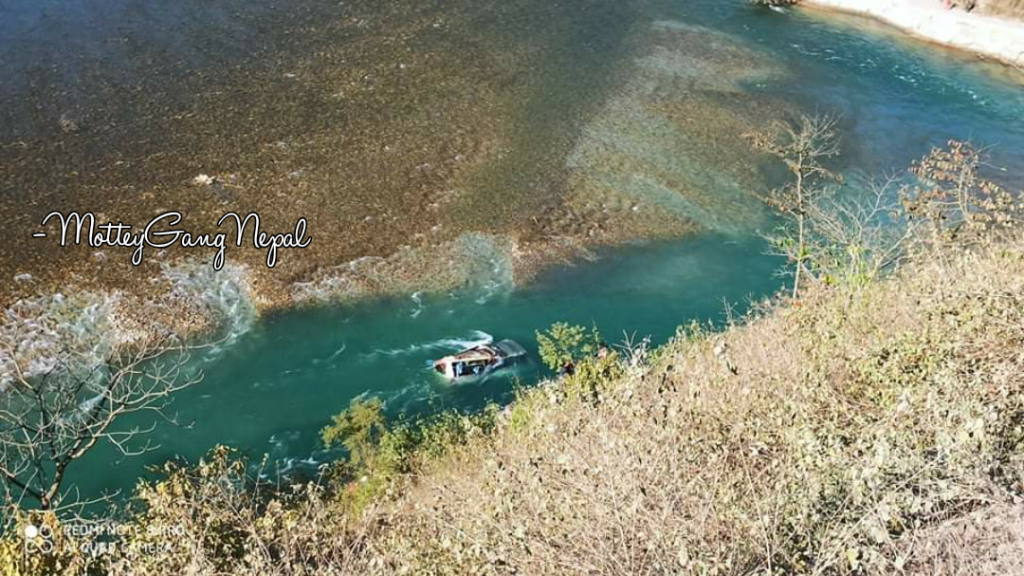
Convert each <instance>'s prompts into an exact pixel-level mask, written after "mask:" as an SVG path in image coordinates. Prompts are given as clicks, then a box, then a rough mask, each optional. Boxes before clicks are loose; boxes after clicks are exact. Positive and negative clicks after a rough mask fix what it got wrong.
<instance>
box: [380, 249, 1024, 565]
mask: <svg viewBox="0 0 1024 576" xmlns="http://www.w3.org/2000/svg"><path fill="white" fill-rule="evenodd" d="M1022 386H1024V244H1022V243H1020V242H1017V243H1014V244H1012V245H1011V246H1003V247H999V248H992V249H988V250H986V251H983V252H982V253H965V254H962V255H959V256H957V257H953V258H948V259H947V258H936V259H934V260H933V261H931V262H929V263H927V264H924V265H921V266H919V267H918V268H917V269H915V270H913V271H909V272H907V273H906V274H904V275H902V276H901V277H899V278H897V279H893V280H890V281H886V282H882V283H878V284H875V285H873V286H871V287H869V288H867V289H865V290H835V289H833V290H819V291H817V292H814V293H811V294H809V295H808V296H807V298H806V299H805V300H804V301H803V302H801V304H800V306H798V307H792V308H784V309H779V310H776V311H774V312H773V313H771V314H768V315H766V316H765V317H763V318H760V319H757V320H754V321H753V322H751V323H750V324H749V325H747V326H745V327H738V328H734V329H731V330H729V331H727V332H725V333H723V334H720V335H704V336H701V335H698V336H697V337H695V338H694V337H690V338H686V337H681V338H679V339H678V341H677V342H675V343H673V344H671V345H669V346H667V347H666V349H665V350H663V351H662V352H661V353H660V354H658V356H657V358H656V361H655V362H654V363H653V364H652V365H651V367H649V368H647V369H642V370H634V371H633V372H632V373H631V374H630V375H629V376H627V377H625V378H623V379H622V380H621V381H619V382H615V383H614V384H610V385H608V386H607V387H606V388H605V389H603V391H602V392H601V395H600V398H599V399H593V398H589V397H579V396H574V395H572V394H566V393H565V391H564V390H563V389H561V388H560V387H558V386H557V385H553V386H548V387H545V388H542V389H540V390H537V391H536V392H533V393H531V394H529V395H528V396H527V397H526V398H525V399H524V400H523V401H522V402H521V403H520V405H517V406H516V407H515V408H514V409H513V410H512V412H511V414H510V415H509V416H508V418H507V419H506V423H505V424H504V430H503V431H502V432H501V433H499V434H498V435H497V436H496V437H495V438H494V440H493V441H491V440H480V441H479V442H477V443H476V444H475V445H471V446H469V447H468V448H466V449H465V450H463V451H461V452H459V453H458V454H456V455H454V456H452V457H450V458H449V459H447V460H445V461H442V462H440V463H437V464H436V468H435V469H434V470H433V471H432V472H430V473H427V474H425V475H424V476H423V477H422V478H421V480H420V482H419V485H418V486H417V487H416V488H415V489H414V490H413V491H412V492H411V493H410V494H409V495H408V496H407V497H406V498H404V500H403V505H402V506H400V507H399V508H398V509H397V510H394V511H392V512H390V513H388V514H386V515H385V517H386V518H387V524H388V525H389V526H390V528H389V529H388V531H387V532H386V533H385V535H382V537H383V539H382V540H379V541H377V542H376V546H377V547H376V551H377V553H378V554H379V556H378V557H377V558H376V559H375V560H376V562H375V564H374V565H375V566H376V567H377V568H378V569H379V571H381V572H383V573H390V572H395V573H402V572H406V573H436V574H471V573H472V574H623V575H625V574H682V573H694V574H752V573H758V574H770V573H773V574H788V573H813V574H845V573H901V574H993V575H995V574H1011V573H1017V574H1020V573H1024V523H1022V514H1024V507H1022V506H1021V505H1020V494H1021V492H1022V484H1021V482H1022V467H1021V456H1022V455H1024V452H1022V450H1021V438H1022V428H1021V425H1022V416H1024V404H1022V397H1021V394H1020V393H1021V387H1022Z"/></svg>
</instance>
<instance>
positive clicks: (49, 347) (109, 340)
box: [0, 292, 120, 389]
mask: <svg viewBox="0 0 1024 576" xmlns="http://www.w3.org/2000/svg"><path fill="white" fill-rule="evenodd" d="M119 301H120V297H119V296H118V295H116V294H115V295H104V294H97V293H94V292H82V293H77V294H72V295H70V296H65V295H64V294H62V293H56V294H50V295H46V296H37V297H35V298H29V299H24V300H19V301H18V302H16V303H15V304H14V305H13V306H11V307H10V308H7V309H6V310H4V311H3V316H2V318H0V342H2V343H3V346H0V370H2V372H0V389H3V388H6V387H7V386H8V385H10V384H11V383H12V382H14V381H15V380H16V379H17V378H19V375H20V377H21V378H25V379H30V378H35V377H39V376H42V375H44V374H48V373H52V372H54V371H57V372H78V371H88V370H90V369H91V368H93V367H94V366H96V365H97V364H99V363H101V362H102V361H103V360H104V359H105V358H106V356H107V355H108V354H109V353H110V351H111V349H112V347H113V345H114V343H115V342H116V340H117V338H118V337H119V335H120V332H119V331H118V330H117V325H116V322H115V321H114V311H115V309H116V308H117V305H118V303H119Z"/></svg>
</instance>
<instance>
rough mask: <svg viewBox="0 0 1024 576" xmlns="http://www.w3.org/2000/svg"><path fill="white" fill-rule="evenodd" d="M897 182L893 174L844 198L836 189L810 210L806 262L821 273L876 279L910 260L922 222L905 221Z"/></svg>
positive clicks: (820, 199)
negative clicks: (910, 246)
mask: <svg viewBox="0 0 1024 576" xmlns="http://www.w3.org/2000/svg"><path fill="white" fill-rule="evenodd" d="M898 183H899V180H898V178H897V177H896V176H891V177H889V178H887V179H885V180H884V181H881V182H872V183H871V184H870V185H869V186H868V187H867V188H866V189H865V190H862V191H858V192H857V193H855V194H852V195H845V196H844V197H840V196H839V195H838V194H837V193H836V190H834V189H833V190H831V191H829V192H827V193H825V194H824V195H823V196H821V197H820V198H819V199H818V201H817V202H815V203H814V204H813V205H811V206H809V207H808V211H807V226H808V231H809V233H810V235H811V237H812V239H811V240H810V241H809V247H808V249H807V258H808V260H809V261H810V262H811V264H812V266H813V268H814V270H815V271H816V272H817V273H818V274H819V275H825V276H827V277H831V278H836V277H839V276H845V277H846V278H847V279H850V278H851V277H859V278H862V279H864V280H871V279H874V278H875V277H877V276H878V275H879V274H880V273H881V272H882V271H883V270H885V269H888V268H891V267H893V266H895V265H897V264H898V263H899V262H901V261H902V260H903V259H904V258H906V256H907V254H908V252H907V246H908V244H909V243H910V241H911V240H912V239H913V238H914V236H915V234H916V232H917V230H918V228H919V227H920V225H921V222H920V221H917V220H912V219H908V218H906V217H905V214H904V213H903V211H902V201H903V196H904V192H903V191H904V190H905V188H898V187H897V186H898Z"/></svg>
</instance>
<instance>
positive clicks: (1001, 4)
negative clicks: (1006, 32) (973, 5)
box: [979, 0, 1024, 19]
mask: <svg viewBox="0 0 1024 576" xmlns="http://www.w3.org/2000/svg"><path fill="white" fill-rule="evenodd" d="M979 7H980V8H981V11H982V12H984V13H986V14H995V15H998V16H1008V17H1010V18H1019V19H1024V0H982V1H981V2H980V3H979Z"/></svg>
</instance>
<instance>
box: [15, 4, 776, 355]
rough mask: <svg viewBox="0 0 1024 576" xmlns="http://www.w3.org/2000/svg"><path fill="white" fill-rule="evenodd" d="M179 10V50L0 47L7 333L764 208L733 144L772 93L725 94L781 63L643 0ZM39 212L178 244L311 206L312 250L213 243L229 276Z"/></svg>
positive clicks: (363, 288)
mask: <svg viewBox="0 0 1024 576" xmlns="http://www.w3.org/2000/svg"><path fill="white" fill-rule="evenodd" d="M189 6H193V4H189ZM193 8H194V10H193V11H192V12H189V11H186V13H187V17H183V20H181V21H177V20H173V19H172V21H171V22H170V23H168V24H167V26H171V27H174V26H179V27H181V28H182V32H189V33H191V34H192V38H193V40H194V43H193V44H190V45H189V46H188V47H187V48H185V49H182V51H181V52H175V47H173V46H165V45H163V44H161V43H160V42H159V41H156V40H154V41H152V42H149V41H146V38H145V37H144V36H142V34H143V32H144V30H142V31H137V30H134V29H132V28H131V27H128V31H127V32H126V31H124V30H121V31H116V32H107V31H103V30H100V31H99V32H95V34H94V35H95V36H96V44H95V46H92V45H90V46H91V47H92V48H94V49H95V50H98V54H97V53H94V52H93V51H91V50H85V49H83V54H82V55H80V56H79V57H78V58H77V59H72V60H73V62H72V63H70V64H68V63H66V62H63V61H61V60H58V59H56V58H57V56H56V55H54V54H51V53H49V52H46V51H45V49H44V48H43V47H40V46H39V45H38V44H39V43H40V42H42V40H41V39H40V38H37V37H34V36H32V35H31V34H27V33H26V34H27V35H26V36H25V37H24V38H22V37H20V36H18V37H13V38H14V39H13V40H10V41H9V42H8V44H6V45H4V46H5V48H7V49H8V50H15V49H19V48H21V49H25V48H26V47H28V46H31V47H33V50H27V49H26V51H24V52H23V53H25V54H31V55H32V56H31V57H26V58H24V59H23V60H22V61H20V66H19V62H17V61H15V62H11V61H8V62H7V63H6V64H5V66H6V67H7V69H8V70H7V71H9V72H14V73H16V74H18V76H17V77H18V78H19V80H20V81H19V82H13V83H11V84H9V85H7V86H5V87H4V88H3V91H4V92H5V93H4V96H5V98H7V99H8V100H9V101H12V102H15V105H14V106H11V107H7V108H5V110H4V112H3V113H0V114H2V115H0V185H2V188H3V190H4V193H3V195H2V196H0V215H2V217H3V219H4V221H5V223H6V225H7V230H6V232H5V238H6V239H7V242H5V243H4V244H3V245H2V247H0V273H2V276H3V278H4V282H3V283H2V284H0V304H2V306H3V307H4V308H6V309H7V314H6V318H5V319H4V322H5V328H4V332H3V336H4V338H5V339H6V340H8V341H9V342H12V343H14V344H15V345H18V344H19V343H20V342H22V341H28V340H26V339H25V336H24V335H25V334H26V330H27V327H28V326H30V325H31V326H34V327H35V329H36V331H35V332H34V333H35V334H36V337H37V339H39V340H40V341H45V340H47V339H50V340H54V339H57V340H59V339H60V338H65V337H67V336H66V335H63V336H62V334H64V332H61V330H62V329H61V328H59V327H60V326H74V325H75V324H74V321H73V320H74V319H73V318H72V317H73V316H75V313H74V310H77V309H79V308H88V307H89V306H93V305H95V306H97V308H89V309H91V310H94V311H96V312H97V313H99V315H101V316H106V315H109V316H111V317H114V318H116V319H117V320H116V321H113V324H111V325H110V326H107V327H106V328H103V329H100V328H95V329H96V330H101V331H102V330H107V331H108V332H113V333H117V334H121V335H122V336H123V337H124V338H129V337H130V336H131V335H135V334H138V333H140V331H141V332H144V331H145V330H146V328H145V327H146V326H147V325H150V324H152V323H153V322H154V321H156V320H159V321H160V323H161V324H162V325H166V326H171V327H173V328H174V329H175V330H179V331H183V332H189V331H194V330H197V329H198V330H202V329H205V328H208V327H210V325H211V322H215V323H220V322H221V321H222V320H223V318H235V319H236V320H237V318H238V317H240V316H244V317H248V316H249V315H258V314H259V313H260V312H262V311H265V310H268V309H272V308H276V307H284V306H291V305H295V304H297V303H308V302H326V301H337V300H343V299H351V298H358V297H366V296H373V295H381V294H389V293H399V292H412V291H415V290H448V289H452V288H456V287H458V286H462V285H466V284H467V283H472V282H480V281H486V282H495V283H498V284H501V285H508V286H512V285H515V284H518V283H522V282H525V281H528V280H529V278H531V277H532V275H533V274H535V273H536V272H537V271H538V270H540V269H542V268H543V267H546V266H550V265H552V264H555V263H567V262H572V261H573V260H576V259H579V258H585V257H587V256H588V255H589V254H590V251H591V250H592V249H593V248H595V247H598V246H607V245H615V244H621V243H624V242H632V241H637V240H649V239H664V238H676V237H681V236H685V235H687V234H691V233H693V232H696V231H698V230H715V231H719V232H726V233H728V232H729V231H730V230H731V229H740V228H745V229H749V228H750V227H751V226H755V225H756V224H757V223H758V222H759V221H761V220H762V219H763V218H765V215H766V212H765V208H764V207H763V206H762V205H761V203H760V202H759V201H758V199H757V191H758V190H760V189H763V187H764V185H765V178H764V176H763V175H762V174H761V172H760V169H759V168H758V166H759V164H758V162H757V161H756V159H755V157H754V156H753V155H752V154H751V152H750V151H749V149H748V147H747V145H746V144H745V142H744V141H743V139H742V134H743V133H744V132H745V131H747V130H750V129H752V128H755V127H758V126H760V125H762V123H763V122H764V121H765V120H766V119H767V118H770V117H775V116H778V115H781V114H783V113H785V111H787V110H790V109H792V105H790V104H789V103H787V102H782V101H778V100H773V99H772V98H771V97H768V96H763V97H762V96H753V95H751V93H750V92H749V91H748V90H746V89H745V86H748V85H750V84H752V83H757V82H765V81H769V80H770V79H772V78H779V77H782V76H783V75H784V73H785V72H784V70H782V69H780V68H779V67H778V66H777V65H775V64H774V63H773V62H772V61H771V60H770V59H769V58H767V57H766V56H763V55H761V54H759V53H757V52H756V51H754V50H751V49H750V48H748V47H745V46H744V45H743V44H742V43H741V42H740V40H739V39H737V38H733V37H730V36H728V35H726V34H722V33H717V32H710V31H708V30H706V29H702V28H699V27H695V26H691V25H688V24H686V23H685V22H679V21H666V20H661V19H659V18H658V17H657V11H656V10H654V11H651V9H650V7H649V6H647V4H646V3H642V2H618V1H611V0H586V1H583V2H576V3H574V5H573V6H572V7H571V8H569V7H564V6H560V5H558V4H554V3H550V2H542V1H540V0H514V1H505V2H455V3H444V4H442V3H437V4H434V3H420V2H411V1H410V2H405V1H400V2H392V3H385V4H382V3H379V2H369V1H367V2H354V3H345V4H344V5H340V6H339V5H336V4H335V5H329V4H328V3H320V2H314V3H312V4H310V5H308V6H306V7H304V8H302V9H298V10H295V11H289V12H287V13H285V12H282V11H276V10H269V9H268V10H266V11H259V10H255V9H254V10H252V11H251V12H246V11H245V9H244V8H243V7H237V10H238V12H236V13H234V14H233V15H232V14H229V15H226V16H225V15H224V14H221V15H220V16H219V18H220V19H219V20H215V21H213V23H212V24H209V25H207V24H204V22H203V21H198V22H197V21H196V18H197V13H196V11H200V10H202V7H201V6H200V5H199V4H195V6H193ZM201 15H202V14H201V13H200V16H201ZM129 17H131V18H136V17H137V15H136V16H130V15H129ZM200 20H201V19H200ZM132 22H134V20H132ZM51 25H52V24H51ZM53 26H55V25H53ZM43 28H44V29H45V26H44V27H43ZM143 28H144V27H143ZM217 31H219V32H220V33H221V34H217V33H214V32H217ZM229 32H230V34H229ZM19 42H20V43H21V44H19ZM83 42H85V41H84V40H83ZM110 44H114V45H116V46H115V49H110V50H113V52H109V51H108V52H105V51H104V50H108V48H109V45H110ZM105 46H106V47H108V48H104V47H105ZM225 46H226V47H225ZM246 46H248V47H249V48H250V50H248V51H247V50H245V49H243V48H244V47H246ZM219 50H221V51H226V52H229V53H230V57H228V56H223V55H220V52H218V51H219ZM52 210H60V211H71V210H79V211H91V212H93V213H95V214H96V216H97V218H98V219H100V221H102V222H105V221H107V220H111V221H114V222H118V221H120V222H125V223H142V224H144V223H145V222H147V221H149V220H150V219H151V218H153V217H154V216H155V215H157V214H160V213H162V212H165V211H167V210H178V211H181V212H182V213H183V214H184V216H185V219H186V221H187V224H188V226H189V227H190V228H189V231H190V232H194V233H196V234H204V233H216V232H217V231H219V230H218V228H217V227H216V222H217V221H218V219H219V218H220V217H221V215H222V214H224V213H226V212H238V213H240V214H246V213H248V212H256V213H258V214H259V215H260V217H261V219H262V222H263V225H264V227H265V228H266V229H269V230H274V231H282V230H289V229H290V228H293V227H294V223H295V221H296V220H297V219H298V218H306V219H307V220H308V222H309V234H310V235H311V236H312V237H313V243H312V244H311V246H310V247H309V248H305V249H292V250H288V251H283V252H282V253H281V254H280V257H279V261H278V264H277V266H275V267H274V268H273V269H269V268H267V267H266V266H265V265H264V260H265V258H266V253H265V251H263V250H257V249H253V248H251V247H242V248H235V247H233V246H231V247H229V248H228V266H227V267H226V270H227V271H226V272H223V273H212V272H211V271H210V266H209V263H208V262H207V261H206V258H207V257H208V256H210V257H212V253H211V252H204V251H203V250H202V249H193V250H185V249H182V248H171V249H168V250H166V251H160V252H156V251H150V252H149V253H148V254H147V256H146V258H145V259H144V260H143V263H142V264H141V265H140V266H138V267H134V266H132V265H131V263H130V250H129V249H124V248H109V249H94V248H90V247H88V246H67V247H59V246H58V245H57V244H56V241H55V240H54V238H53V234H51V237H50V238H49V239H45V240H41V239H34V238H32V233H33V232H36V231H38V230H40V226H39V224H40V222H41V220H42V219H43V217H44V216H45V215H46V214H47V213H49V212H50V211H52ZM481 279H483V280H481ZM55 294H64V295H69V297H73V298H80V295H81V294H90V295H92V296H90V298H93V299H94V300H95V301H93V300H90V302H93V304H87V303H83V304H82V306H78V305H73V306H69V305H68V302H69V300H67V298H66V297H61V298H58V299H57V300H56V301H55V300H54V295H55ZM71 301H72V302H77V300H71ZM27 303H30V305H29V304H27ZM33 310H34V311H35V312H32V311H33ZM55 314H56V316H54V315H55ZM40 318H44V319H45V318H49V320H44V321H42V322H40V321H39V319H40ZM55 318H57V319H55ZM106 321H107V320H104V322H106ZM105 326H106V325H105ZM15 348H17V346H15ZM22 348H25V347H24V346H22ZM35 349H38V350H46V349H48V348H47V346H46V345H41V344H40V345H39V346H36V347H35ZM21 352H24V350H22V351H21ZM21 352H19V353H18V354H16V355H21ZM26 354H27V353H26ZM29 355H30V354H29ZM8 356H10V354H8ZM2 360H3V359H2V358H0V361H2ZM11 360H12V359H11V358H10V357H8V358H7V361H8V362H10V361H11Z"/></svg>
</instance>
